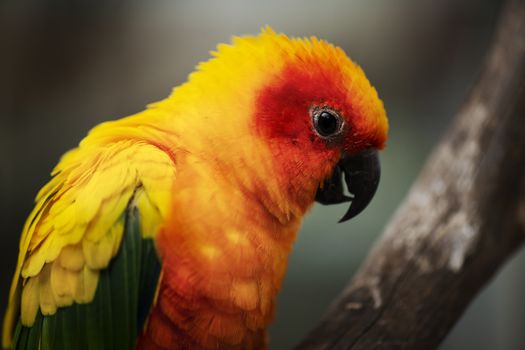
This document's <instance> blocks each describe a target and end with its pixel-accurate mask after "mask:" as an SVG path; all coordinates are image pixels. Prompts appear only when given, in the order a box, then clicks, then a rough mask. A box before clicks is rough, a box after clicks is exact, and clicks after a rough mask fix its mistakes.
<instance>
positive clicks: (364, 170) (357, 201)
mask: <svg viewBox="0 0 525 350" xmlns="http://www.w3.org/2000/svg"><path fill="white" fill-rule="evenodd" d="M380 174H381V168H380V166H379V156H378V152H377V150H375V149H367V150H365V151H362V152H360V153H358V154H355V155H352V156H348V155H346V154H343V156H342V157H341V160H340V161H339V163H337V165H336V167H335V169H334V171H333V173H332V176H331V177H330V178H329V179H327V180H325V182H324V184H323V186H322V187H319V189H318V190H317V194H316V195H315V200H316V201H317V202H319V203H321V204H337V203H343V202H349V201H351V202H352V203H351V204H350V207H349V208H348V211H347V212H346V214H345V215H344V216H343V217H342V218H341V220H339V222H343V221H347V220H349V219H351V218H353V217H354V216H356V215H357V214H359V213H360V212H362V211H363V210H364V209H365V208H366V207H367V206H368V204H369V203H370V201H371V200H372V198H373V197H374V194H375V193H376V190H377V186H378V185H379V177H380ZM341 175H344V178H345V182H346V187H347V188H348V192H349V193H350V194H351V195H352V197H349V196H346V195H345V194H344V189H343V181H342V178H341Z"/></svg>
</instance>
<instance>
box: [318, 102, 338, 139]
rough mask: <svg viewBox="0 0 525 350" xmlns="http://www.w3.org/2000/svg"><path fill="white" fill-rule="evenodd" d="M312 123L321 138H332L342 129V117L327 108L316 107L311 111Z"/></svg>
mask: <svg viewBox="0 0 525 350" xmlns="http://www.w3.org/2000/svg"><path fill="white" fill-rule="evenodd" d="M312 123H313V126H314V129H315V131H316V132H317V134H319V136H321V137H322V138H332V137H334V136H336V135H338V134H340V133H341V132H342V131H343V124H344V122H343V118H341V116H340V115H339V114H338V113H337V112H335V111H333V110H331V109H328V108H316V109H314V110H313V111H312Z"/></svg>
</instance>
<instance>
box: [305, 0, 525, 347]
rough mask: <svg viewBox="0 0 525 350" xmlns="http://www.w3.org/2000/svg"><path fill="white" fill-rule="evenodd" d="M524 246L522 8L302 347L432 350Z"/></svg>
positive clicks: (514, 11) (523, 5) (507, 22)
mask: <svg viewBox="0 0 525 350" xmlns="http://www.w3.org/2000/svg"><path fill="white" fill-rule="evenodd" d="M524 240H525V1H523V0H511V1H509V3H508V4H507V6H506V7H505V9H504V11H503V13H502V16H501V18H500V22H499V25H498V29H497V31H496V35H495V37H494V43H493V45H492V48H491V50H490V52H489V55H488V57H487V61H486V62H485V66H484V69H483V72H482V74H481V76H480V78H479V80H478V82H477V84H476V85H475V86H474V88H473V89H472V91H471V93H470V95H469V97H468V99H467V100H466V101H465V103H464V105H463V107H462V108H461V109H460V111H459V113H458V116H457V118H456V120H455V122H454V123H453V125H452V127H451V129H450V130H449V132H448V133H447V134H446V135H445V137H444V139H443V140H442V142H441V143H440V144H439V145H438V147H437V148H436V150H435V151H434V153H433V154H432V156H431V157H430V159H429V160H428V162H427V164H426V166H425V167H424V169H423V171H422V173H421V175H420V176H419V178H418V180H417V181H416V183H415V184H414V185H413V187H412V189H411V190H410V193H409V194H408V197H407V198H406V199H405V201H404V202H403V204H402V205H401V206H400V208H399V209H398V211H397V213H396V214H395V216H394V217H393V219H392V220H391V222H390V223H389V225H388V226H387V228H386V230H385V232H384V234H383V236H382V237H381V239H380V240H379V241H378V242H377V243H376V245H375V247H374V249H373V250H372V252H371V253H370V255H369V256H368V258H367V260H366V261H365V263H364V265H363V266H362V267H361V269H360V271H359V272H358V273H357V275H356V276H355V277H354V279H353V280H352V282H351V283H350V285H349V286H348V287H347V288H346V289H345V290H344V291H343V293H342V294H341V295H340V296H339V298H338V299H337V300H336V301H335V303H334V304H333V305H332V307H331V308H330V309H329V311H328V313H327V315H326V316H325V318H324V319H323V320H322V321H321V323H320V324H319V325H318V326H317V327H316V328H315V329H314V330H313V331H312V332H310V333H309V334H308V335H307V337H306V338H305V340H304V341H303V342H302V343H301V344H300V345H299V346H298V347H297V348H298V349H307V350H311V349H316V350H319V349H372V348H374V349H375V348H382V349H390V348H404V349H428V348H435V347H437V346H438V345H439V343H440V342H441V341H442V340H443V338H444V337H445V336H446V334H447V333H448V332H449V330H450V329H451V327H452V326H453V325H454V323H455V322H456V320H457V319H458V318H459V317H460V316H461V314H462V312H463V311H464V310H465V308H466V307H467V305H468V304H469V302H470V301H471V300H472V298H473V297H474V296H475V294H476V293H477V292H478V291H479V290H480V289H481V288H482V287H483V286H484V285H485V284H486V283H487V281H488V280H489V279H490V278H491V277H492V276H493V275H494V273H495V272H496V270H497V269H498V268H499V267H500V266H501V265H502V264H503V262H504V261H505V260H506V259H507V258H508V257H509V256H510V255H511V254H512V253H513V252H514V251H516V249H517V248H518V247H519V246H520V245H521V243H523V241H524Z"/></svg>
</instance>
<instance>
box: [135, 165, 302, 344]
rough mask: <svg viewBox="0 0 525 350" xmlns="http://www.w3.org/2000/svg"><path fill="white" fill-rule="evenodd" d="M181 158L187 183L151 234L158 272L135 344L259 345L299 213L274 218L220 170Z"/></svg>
mask: <svg viewBox="0 0 525 350" xmlns="http://www.w3.org/2000/svg"><path fill="white" fill-rule="evenodd" d="M186 158H190V160H186V161H182V162H183V165H181V167H180V168H181V169H185V170H181V172H180V173H179V178H178V181H179V180H180V181H184V182H186V181H187V183H188V186H187V187H185V189H184V190H181V191H180V192H178V193H176V194H174V205H173V206H174V208H177V209H176V212H174V213H173V216H171V218H170V219H169V221H168V223H167V224H166V225H165V227H164V228H163V229H162V231H161V232H159V234H158V236H157V247H158V249H159V252H160V255H161V258H162V261H163V271H162V278H161V284H160V286H159V289H158V295H157V302H156V306H155V307H154V309H153V311H152V313H151V315H150V318H149V320H148V325H147V327H146V331H145V333H144V334H143V336H142V338H141V339H140V343H139V344H140V346H139V347H142V348H146V349H148V348H151V349H157V348H159V347H158V346H159V345H160V344H161V345H162V348H169V349H188V348H191V349H216V348H217V347H218V346H219V348H232V349H263V348H264V343H265V333H264V330H265V328H266V327H267V325H268V323H269V322H270V321H271V320H272V318H273V310H274V301H275V297H276V295H277V292H278V290H279V289H280V286H281V281H282V279H283V276H284V272H285V269H286V264H287V257H288V254H289V251H290V248H291V245H292V242H293V240H294V238H295V235H296V233H297V230H298V227H299V224H300V220H299V218H293V219H292V218H290V220H288V221H287V222H286V223H284V224H283V223H281V222H280V221H279V219H278V218H277V217H276V216H274V215H273V214H271V212H269V211H268V210H267V209H266V207H265V205H264V204H261V202H260V201H259V199H257V198H255V197H253V196H252V195H251V194H248V192H247V190H245V191H246V192H243V190H242V189H240V188H239V187H238V186H236V187H232V186H231V184H228V181H227V180H225V178H227V177H226V175H227V174H224V173H221V170H219V169H217V168H214V167H208V165H207V164H205V163H201V162H198V161H195V160H194V161H193V162H192V160H191V159H193V157H192V156H187V157H186ZM203 183H205V184H206V186H204V188H203V186H202V184H203ZM218 344H221V345H218Z"/></svg>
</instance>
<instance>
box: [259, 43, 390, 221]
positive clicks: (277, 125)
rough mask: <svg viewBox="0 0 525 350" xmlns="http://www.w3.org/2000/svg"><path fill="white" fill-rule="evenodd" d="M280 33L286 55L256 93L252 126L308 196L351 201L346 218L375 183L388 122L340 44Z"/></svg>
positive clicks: (365, 200)
mask: <svg viewBox="0 0 525 350" xmlns="http://www.w3.org/2000/svg"><path fill="white" fill-rule="evenodd" d="M282 40H284V43H283V45H284V46H285V47H287V48H288V50H286V51H285V53H284V54H283V55H284V57H285V59H284V61H285V62H284V63H283V64H282V67H281V68H280V71H279V73H277V74H276V75H275V78H274V79H273V80H270V81H268V82H267V84H266V85H264V86H263V87H262V88H261V90H260V91H259V93H258V95H257V98H256V107H255V122H256V127H257V130H258V131H259V132H260V133H261V134H262V135H263V137H265V138H267V139H269V140H270V145H271V147H272V153H273V156H274V157H275V158H278V161H277V162H276V163H277V164H280V167H279V169H278V171H280V172H282V173H283V174H285V175H284V176H286V177H289V176H292V177H293V178H294V179H295V180H294V181H292V183H294V184H295V186H299V187H301V188H302V189H304V190H305V191H304V192H303V193H305V196H306V197H308V196H310V197H309V198H306V199H305V202H307V201H308V199H311V198H312V197H313V196H314V195H315V200H316V201H317V202H319V203H321V204H337V203H342V202H351V204H350V207H349V209H348V211H347V212H346V214H345V215H344V216H343V218H342V219H341V220H340V222H342V221H346V220H348V219H350V218H352V217H354V216H356V215H357V214H359V213H360V212H361V211H362V210H363V209H364V208H365V207H366V206H367V205H368V204H369V203H370V201H371V199H372V197H373V196H374V194H375V192H376V189H377V187H378V183H379V176H380V166H379V159H378V150H379V149H382V148H383V147H384V144H385V141H386V137H387V129H388V124H387V119H386V113H385V110H384V107H383V103H382V101H381V100H380V99H379V97H378V95H377V92H376V90H375V89H374V88H373V87H372V86H371V84H370V83H369V81H368V80H367V78H366V76H365V74H364V73H363V71H362V70H361V68H360V67H359V66H357V65H356V64H355V63H353V62H352V61H351V60H350V59H349V58H348V57H347V56H346V55H345V53H344V52H343V51H342V50H341V49H340V48H338V47H334V46H332V45H331V44H328V43H327V42H324V41H319V40H317V39H315V38H312V39H311V40H304V39H303V40H301V39H292V40H286V39H284V38H283V39H282ZM290 47H291V48H290ZM343 179H344V181H345V182H346V186H347V190H348V193H349V195H346V194H345V189H344V186H343Z"/></svg>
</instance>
